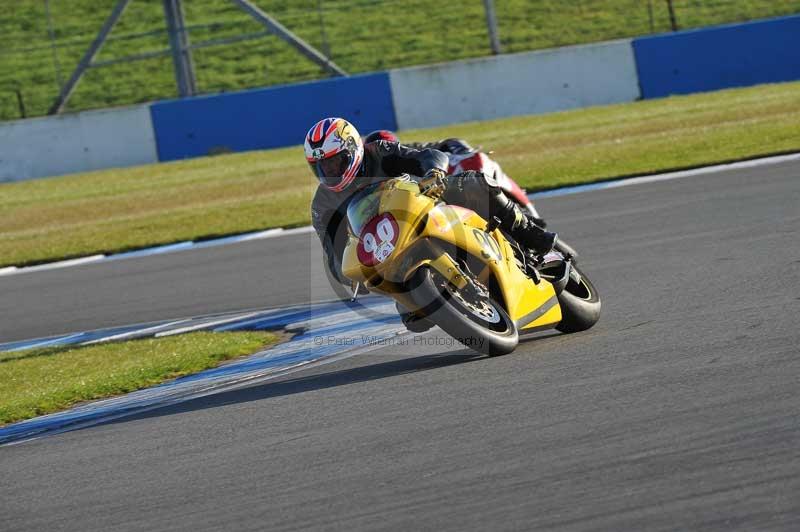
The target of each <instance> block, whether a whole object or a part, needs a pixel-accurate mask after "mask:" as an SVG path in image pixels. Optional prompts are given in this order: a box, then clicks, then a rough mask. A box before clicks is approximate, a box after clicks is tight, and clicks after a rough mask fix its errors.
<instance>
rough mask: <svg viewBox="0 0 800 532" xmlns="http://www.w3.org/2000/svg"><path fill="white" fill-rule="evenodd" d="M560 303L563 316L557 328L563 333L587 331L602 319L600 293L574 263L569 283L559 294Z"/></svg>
mask: <svg viewBox="0 0 800 532" xmlns="http://www.w3.org/2000/svg"><path fill="white" fill-rule="evenodd" d="M558 303H559V305H561V316H562V317H561V322H559V324H558V325H556V329H558V330H559V331H561V332H563V333H573V332H578V331H585V330H586V329H589V328H590V327H592V326H593V325H594V324H595V323H597V320H599V319H600V306H601V303H600V294H598V293H597V289H596V288H595V287H594V285H593V284H592V281H590V280H589V278H588V277H586V275H584V274H583V273H582V272H581V271H580V270H578V268H577V267H576V266H575V265H574V264H572V268H571V271H570V274H569V281H568V282H567V285H566V286H565V287H564V290H563V291H562V292H561V293H560V294H558Z"/></svg>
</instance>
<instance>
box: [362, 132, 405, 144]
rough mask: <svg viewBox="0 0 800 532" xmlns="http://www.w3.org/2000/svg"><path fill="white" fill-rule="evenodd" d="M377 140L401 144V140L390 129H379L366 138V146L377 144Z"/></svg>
mask: <svg viewBox="0 0 800 532" xmlns="http://www.w3.org/2000/svg"><path fill="white" fill-rule="evenodd" d="M376 140H388V141H389V142H400V138H399V137H398V136H397V135H396V134H395V133H394V132H392V131H389V130H388V129H378V130H376V131H373V132H372V133H370V134H369V135H367V136H366V137H364V144H369V143H370V142H375V141H376Z"/></svg>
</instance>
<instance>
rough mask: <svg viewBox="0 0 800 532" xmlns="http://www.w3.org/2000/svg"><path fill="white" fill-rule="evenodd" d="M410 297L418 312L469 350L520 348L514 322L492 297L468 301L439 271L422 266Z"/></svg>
mask: <svg viewBox="0 0 800 532" xmlns="http://www.w3.org/2000/svg"><path fill="white" fill-rule="evenodd" d="M409 287H410V292H409V295H410V296H411V299H412V300H413V301H414V303H416V305H417V306H418V307H419V308H420V309H421V310H420V311H419V312H420V313H421V314H423V315H424V316H425V317H426V318H427V319H428V320H430V321H432V322H433V323H435V324H436V325H438V326H439V327H440V328H441V329H442V330H443V331H444V332H446V333H447V334H449V335H450V336H452V337H453V338H455V339H456V340H458V341H459V342H461V343H462V344H464V345H465V346H466V347H469V348H470V349H474V350H475V351H478V352H479V353H484V354H486V355H490V356H497V355H505V354H507V353H510V352H511V351H513V350H514V348H515V347H517V344H518V343H519V333H518V331H517V326H516V324H515V323H514V321H513V320H512V319H511V318H510V317H509V316H508V314H507V313H506V311H505V310H504V309H503V307H501V306H500V305H498V304H497V303H496V302H494V301H493V300H491V299H489V298H486V299H483V300H480V301H474V302H472V310H471V309H470V306H468V305H469V303H468V302H467V301H466V300H465V296H463V295H462V294H461V293H460V292H459V291H458V290H457V289H455V288H454V287H452V286H451V285H450V284H449V283H448V282H447V281H446V280H445V279H444V278H443V277H442V276H441V275H440V274H439V273H438V272H436V271H435V270H431V268H429V267H427V266H422V267H420V268H419V269H418V270H417V271H416V272H415V273H414V275H413V276H412V278H411V280H410V281H409Z"/></svg>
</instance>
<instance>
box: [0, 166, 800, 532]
mask: <svg viewBox="0 0 800 532" xmlns="http://www.w3.org/2000/svg"><path fill="white" fill-rule="evenodd" d="M537 206H538V208H539V210H540V211H541V212H542V213H543V215H544V216H545V218H546V219H548V221H549V222H550V224H551V227H552V228H554V229H555V230H557V231H558V232H559V233H561V234H562V235H563V236H564V238H565V239H566V240H568V241H569V242H570V244H572V245H574V246H575V247H576V248H577V249H578V250H579V251H580V253H581V264H582V265H583V267H584V269H585V270H586V272H587V274H588V275H590V276H591V278H592V280H593V281H594V283H595V284H596V285H597V287H598V290H599V291H600V293H601V296H602V298H603V315H602V317H601V320H600V322H599V323H598V324H597V325H596V326H595V327H594V328H593V329H591V330H589V331H586V332H583V333H579V334H575V335H562V334H559V333H545V334H540V335H537V336H536V337H534V338H532V339H530V340H528V341H525V342H523V343H521V344H520V346H519V348H518V349H517V350H516V351H515V352H514V353H512V354H510V355H507V356H504V357H498V358H486V357H479V356H474V355H473V354H472V353H470V352H469V351H466V350H462V349H459V348H458V347H457V346H453V345H452V343H449V342H447V338H446V337H444V336H442V335H441V334H440V333H438V332H437V331H434V332H432V333H428V334H427V335H424V336H422V337H418V338H420V339H418V340H416V341H414V342H413V343H412V342H409V341H402V340H396V341H394V342H386V345H380V346H377V347H376V348H375V349H370V350H367V351H365V352H364V353H363V354H360V355H358V356H352V357H349V358H346V359H339V360H333V361H331V362H330V363H328V364H325V365H318V366H315V367H313V368H310V369H305V370H301V371H296V372H294V373H291V374H288V375H284V376H281V377H278V378H276V379H273V380H271V381H267V382H264V383H259V384H255V385H249V386H244V387H239V388H235V389H228V390H226V391H222V392H220V393H215V394H211V395H207V396H204V397H199V398H196V399H191V400H189V401H184V402H181V403H179V404H174V405H170V406H167V407H164V408H159V409H154V410H149V411H148V412H145V413H141V414H137V415H134V416H129V417H123V418H119V419H117V420H114V421H113V422H109V423H105V424H101V425H97V426H92V427H90V428H86V429H82V430H75V431H72V432H68V433H64V434H58V435H54V436H50V437H46V438H41V439H37V440H34V441H30V442H27V443H23V444H20V445H14V446H6V447H0V473H1V474H0V501H2V502H1V503H0V523H2V525H0V529H3V530H5V529H8V530H87V529H89V530H108V529H113V530H152V529H158V530H219V529H235V530H295V529H304V528H311V527H314V528H334V529H354V528H358V529H418V528H437V529H443V530H519V529H546V530H674V529H690V530H732V529H741V530H796V529H797V528H798V527H800V498H798V496H797V494H798V493H800V394H798V390H800V350H799V348H798V345H800V327H798V325H797V318H798V314H799V312H798V311H800V162H797V161H794V162H783V163H777V164H769V165H763V166H754V167H750V168H738V169H730V170H726V171H718V172H714V173H706V174H702V173H700V174H697V175H693V176H692V177H686V178H684V179H676V180H664V181H658V180H656V179H653V180H652V182H649V183H640V184H634V185H630V186H624V187H619V188H602V189H596V190H591V191H585V192H583V193H579V194H571V195H564V196H557V197H549V198H547V197H545V198H541V199H540V200H539V201H538V202H537ZM318 247H319V245H318V242H317V241H316V237H315V236H314V235H313V234H309V233H296V234H291V235H287V236H279V237H275V238H271V239H267V240H254V241H250V242H241V243H237V244H231V245H227V246H218V247H207V248H204V249H195V250H186V251H180V252H175V253H169V254H163V255H157V256H149V257H140V258H130V259H126V260H119V261H108V262H99V263H95V264H86V265H81V266H74V267H70V268H63V269H57V270H48V271H39V272H33V273H26V274H18V275H10V276H3V277H0V294H2V295H3V297H2V301H0V316H1V317H2V319H0V342H14V341H20V340H26V339H30V338H37V337H44V336H50V335H57V334H69V333H73V332H75V331H84V330H91V329H98V328H103V327H122V326H127V325H130V324H131V323H143V322H153V321H157V320H172V319H176V320H177V319H182V318H185V317H187V316H199V315H209V314H222V313H227V312H246V311H249V310H250V309H263V308H265V307H284V306H288V305H298V304H303V303H305V302H311V301H322V300H326V299H330V298H331V297H333V293H332V291H331V290H330V288H329V287H328V285H327V281H326V280H325V276H324V275H323V273H322V271H321V269H320V262H321V260H320V253H319V250H318ZM327 338H328V336H324V337H323V339H322V340H320V341H321V342H323V343H324V342H327V341H328V340H327ZM402 338H405V337H402ZM413 338H417V337H413Z"/></svg>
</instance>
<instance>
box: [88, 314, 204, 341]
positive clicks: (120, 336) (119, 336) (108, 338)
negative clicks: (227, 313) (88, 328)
mask: <svg viewBox="0 0 800 532" xmlns="http://www.w3.org/2000/svg"><path fill="white" fill-rule="evenodd" d="M190 319H191V318H186V319H182V320H177V321H171V322H169V323H162V324H161V325H155V326H153V327H146V328H144V329H135V330H133V331H128V332H124V333H119V334H115V335H113V336H104V337H103V338H98V339H96V340H89V341H88V342H83V343H82V344H80V345H92V344H99V343H104V342H110V341H112V340H121V339H123V338H127V337H129V336H134V335H137V334H144V333H148V332H153V331H157V330H158V329H165V328H167V327H170V326H172V325H177V324H179V323H184V322H187V321H189V320H190Z"/></svg>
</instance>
